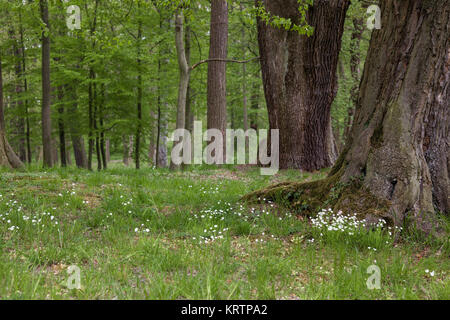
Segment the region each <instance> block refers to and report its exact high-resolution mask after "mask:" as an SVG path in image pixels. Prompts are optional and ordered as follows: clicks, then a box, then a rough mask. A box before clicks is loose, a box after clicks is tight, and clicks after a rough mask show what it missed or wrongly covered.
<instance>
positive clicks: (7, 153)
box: [0, 56, 23, 168]
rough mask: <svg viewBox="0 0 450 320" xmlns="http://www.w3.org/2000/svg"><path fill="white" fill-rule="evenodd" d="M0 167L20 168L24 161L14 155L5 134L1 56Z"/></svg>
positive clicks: (0, 64)
mask: <svg viewBox="0 0 450 320" xmlns="http://www.w3.org/2000/svg"><path fill="white" fill-rule="evenodd" d="M0 166H2V167H8V168H20V167H22V166H23V163H22V161H21V160H20V159H19V157H18V156H17V155H16V154H15V153H14V151H13V149H12V148H11V146H10V145H9V143H8V140H7V139H6V134H5V116H4V113H3V74H2V60H1V56H0Z"/></svg>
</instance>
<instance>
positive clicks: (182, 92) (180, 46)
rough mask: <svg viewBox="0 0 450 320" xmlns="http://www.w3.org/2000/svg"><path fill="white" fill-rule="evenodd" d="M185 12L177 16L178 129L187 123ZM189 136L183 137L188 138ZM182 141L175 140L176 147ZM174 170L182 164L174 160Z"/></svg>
mask: <svg viewBox="0 0 450 320" xmlns="http://www.w3.org/2000/svg"><path fill="white" fill-rule="evenodd" d="M183 20H184V17H183V14H182V12H179V13H177V14H176V18H175V45H176V48H177V57H178V67H179V70H180V82H179V85H178V104H177V123H176V128H177V129H185V125H186V123H185V122H186V99H187V91H188V87H189V71H190V70H189V65H188V62H187V58H186V50H185V46H184V41H185V38H184V28H183ZM186 138H187V137H183V139H186ZM178 143H180V142H174V148H175V147H176V146H177V144H178ZM170 168H171V169H172V170H176V169H179V168H180V166H179V165H177V164H175V163H174V162H173V161H172V162H171V164H170Z"/></svg>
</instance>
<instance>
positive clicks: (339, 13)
mask: <svg viewBox="0 0 450 320" xmlns="http://www.w3.org/2000/svg"><path fill="white" fill-rule="evenodd" d="M257 2H259V0H257ZM262 3H263V4H264V5H265V7H266V9H267V10H268V11H269V12H270V13H271V14H274V15H277V16H280V17H284V18H290V19H291V20H292V21H293V22H294V23H298V21H299V15H300V14H299V11H298V1H297V0H287V1H286V0H283V1H281V0H264V1H262ZM348 6H349V1H348V0H330V1H325V0H316V1H314V5H313V6H312V7H311V8H310V9H309V11H308V13H307V21H308V23H309V25H311V26H312V27H314V34H313V35H312V36H311V37H307V36H303V35H299V34H298V33H297V32H296V31H286V30H284V29H277V28H274V27H271V26H268V25H266V23H265V22H264V21H262V19H260V18H258V42H259V47H260V55H261V68H262V73H263V83H264V91H265V96H266V101H267V107H268V113H269V123H270V128H271V129H279V130H280V168H281V169H302V170H305V171H315V170H318V169H322V168H325V167H329V166H330V165H332V164H333V162H334V160H335V159H333V158H332V157H331V156H330V155H331V154H332V152H330V150H331V146H332V142H331V136H332V135H331V133H330V129H331V126H330V122H331V104H332V102H333V100H334V98H335V96H336V92H337V76H336V70H337V64H338V57H339V52H340V49H341V39H342V35H343V30H344V22H345V16H346V12H347V9H348Z"/></svg>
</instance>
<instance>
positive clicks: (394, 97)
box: [342, 0, 450, 230]
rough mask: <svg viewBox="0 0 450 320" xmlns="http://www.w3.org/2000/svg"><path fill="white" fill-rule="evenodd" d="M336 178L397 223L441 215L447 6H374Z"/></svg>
mask: <svg viewBox="0 0 450 320" xmlns="http://www.w3.org/2000/svg"><path fill="white" fill-rule="evenodd" d="M381 10H382V29H381V30H379V31H375V32H374V33H373V36H372V40H371V43H370V48H369V53H368V58H367V61H366V68H365V70H364V74H363V79H362V83H361V88H360V95H359V100H358V104H357V106H358V107H357V111H356V115H355V124H354V126H353V128H352V132H351V145H350V148H349V150H348V152H347V153H346V154H345V161H344V163H345V164H346V165H345V167H344V169H343V176H342V179H343V180H344V181H347V180H348V179H350V177H352V176H360V175H363V177H364V178H363V179H364V186H365V187H367V189H368V190H370V192H371V193H372V194H374V195H375V196H377V197H379V198H381V199H385V200H388V201H389V202H390V206H389V209H390V210H389V214H390V216H391V217H392V218H393V219H394V220H395V221H396V222H397V223H400V222H402V221H403V220H404V219H405V217H406V216H408V215H411V216H413V217H414V219H415V220H416V221H417V222H419V224H420V225H421V227H422V229H424V230H429V229H430V227H431V225H430V224H429V223H427V221H428V220H427V219H426V213H430V212H434V209H437V210H439V211H441V212H445V213H447V214H448V213H449V210H450V202H449V196H448V195H449V194H450V184H449V180H450V177H449V159H450V154H449V150H450V149H449V146H450V135H449V122H450V108H449V106H448V101H449V100H450V94H449V86H448V84H449V77H450V72H449V65H450V50H449V38H448V34H449V26H450V24H449V12H450V0H437V1H412V0H408V1H403V2H402V3H401V4H399V3H398V2H397V1H393V0H384V1H382V2H381Z"/></svg>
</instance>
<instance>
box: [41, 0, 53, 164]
mask: <svg viewBox="0 0 450 320" xmlns="http://www.w3.org/2000/svg"><path fill="white" fill-rule="evenodd" d="M40 9H41V18H42V21H43V22H44V25H45V27H46V28H47V30H46V31H44V32H43V33H42V144H43V151H44V166H45V167H52V166H53V161H52V122H51V109H50V107H51V83H50V24H49V18H48V2H47V0H40Z"/></svg>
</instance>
